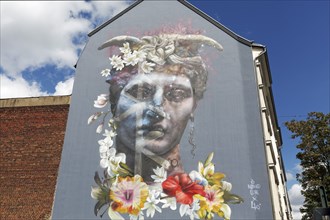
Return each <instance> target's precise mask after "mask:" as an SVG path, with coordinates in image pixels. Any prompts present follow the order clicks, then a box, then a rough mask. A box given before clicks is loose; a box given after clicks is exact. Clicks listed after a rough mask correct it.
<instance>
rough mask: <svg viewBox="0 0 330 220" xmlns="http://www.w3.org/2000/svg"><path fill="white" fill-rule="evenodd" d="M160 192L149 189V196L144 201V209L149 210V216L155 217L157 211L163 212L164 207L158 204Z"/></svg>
mask: <svg viewBox="0 0 330 220" xmlns="http://www.w3.org/2000/svg"><path fill="white" fill-rule="evenodd" d="M159 195H160V192H158V191H156V190H151V191H149V196H148V198H147V201H146V203H144V207H143V208H142V210H147V217H149V216H150V217H151V218H153V217H154V215H155V212H156V211H157V212H159V213H161V212H162V209H161V208H160V207H158V206H157V204H158V203H159V202H160V199H159Z"/></svg>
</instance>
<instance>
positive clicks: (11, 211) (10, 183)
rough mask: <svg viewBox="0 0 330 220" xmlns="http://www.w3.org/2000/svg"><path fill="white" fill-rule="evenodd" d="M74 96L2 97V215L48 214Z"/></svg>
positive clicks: (43, 216)
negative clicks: (70, 103) (70, 104)
mask: <svg viewBox="0 0 330 220" xmlns="http://www.w3.org/2000/svg"><path fill="white" fill-rule="evenodd" d="M69 102H70V97H69V96H62V97H41V98H26V99H2V100H0V176H1V181H0V182H1V184H0V197H1V198H0V219H48V218H49V217H50V214H51V210H52V206H53V199H54V192H55V185H56V179H57V173H58V167H59V163H60V158H61V152H62V145H63V140H64V134H65V127H66V121H67V116H68V110H69Z"/></svg>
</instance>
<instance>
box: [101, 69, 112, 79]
mask: <svg viewBox="0 0 330 220" xmlns="http://www.w3.org/2000/svg"><path fill="white" fill-rule="evenodd" d="M101 75H102V76H104V77H108V76H110V69H104V70H102V71H101Z"/></svg>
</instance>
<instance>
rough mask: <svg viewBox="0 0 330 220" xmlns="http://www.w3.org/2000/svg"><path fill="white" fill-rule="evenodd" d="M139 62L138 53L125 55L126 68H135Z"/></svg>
mask: <svg viewBox="0 0 330 220" xmlns="http://www.w3.org/2000/svg"><path fill="white" fill-rule="evenodd" d="M138 62H139V59H138V58H137V57H136V53H129V54H125V55H124V63H125V64H126V66H129V65H131V66H135V65H136V64H137V63H138Z"/></svg>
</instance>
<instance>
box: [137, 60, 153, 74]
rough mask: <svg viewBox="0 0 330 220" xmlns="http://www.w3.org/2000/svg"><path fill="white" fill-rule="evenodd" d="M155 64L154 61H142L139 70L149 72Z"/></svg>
mask: <svg viewBox="0 0 330 220" xmlns="http://www.w3.org/2000/svg"><path fill="white" fill-rule="evenodd" d="M155 65H156V64H154V63H149V62H147V61H143V62H142V63H141V66H140V67H141V70H142V71H143V72H144V73H151V72H152V71H153V70H154V68H153V67H154V66H155Z"/></svg>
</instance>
